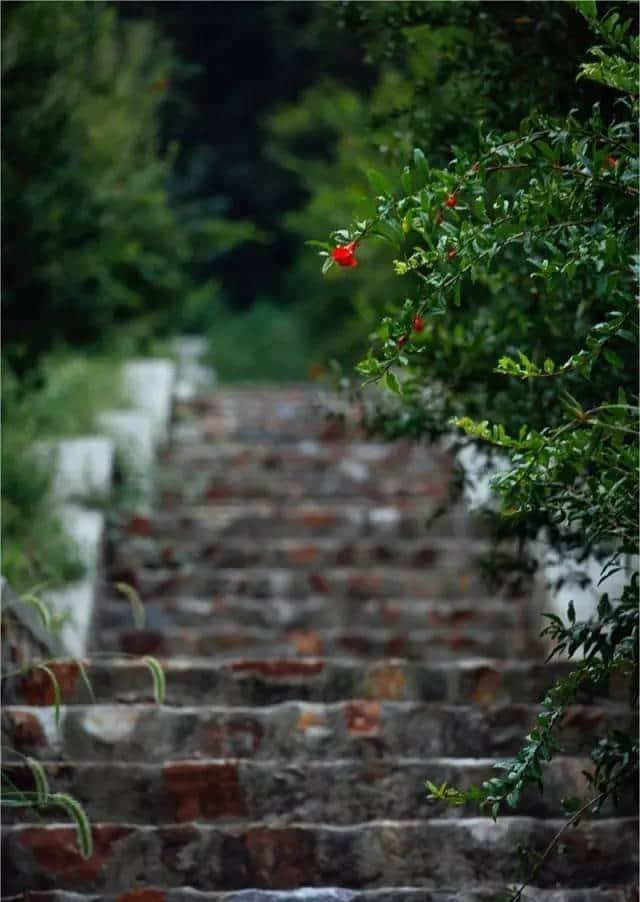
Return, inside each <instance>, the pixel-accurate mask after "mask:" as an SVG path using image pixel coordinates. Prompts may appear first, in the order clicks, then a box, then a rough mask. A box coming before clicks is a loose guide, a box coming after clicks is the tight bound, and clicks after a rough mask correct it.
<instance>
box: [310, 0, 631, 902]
mask: <svg viewBox="0 0 640 902" xmlns="http://www.w3.org/2000/svg"><path fill="white" fill-rule="evenodd" d="M576 6H577V7H578V9H579V10H580V12H582V14H583V15H584V17H585V19H586V20H587V22H588V23H589V25H590V27H591V28H592V29H593V31H594V32H595V36H596V41H597V45H596V46H595V47H593V48H592V50H591V53H590V55H589V60H588V62H586V63H584V64H583V65H582V66H581V70H580V75H579V77H580V78H581V79H591V80H593V81H594V82H595V83H597V84H598V85H599V86H601V89H602V91H603V103H602V105H598V104H596V105H595V106H593V108H592V109H587V110H586V111H585V110H582V111H580V110H573V111H571V112H570V113H568V114H565V115H564V116H563V117H554V116H543V115H540V114H537V113H531V114H530V115H528V116H527V117H526V118H525V119H524V120H523V121H522V123H521V125H520V127H519V128H518V129H517V131H507V132H500V131H498V130H495V131H494V130H487V129H482V133H481V134H480V135H479V137H477V138H473V137H472V136H467V139H466V140H465V141H464V142H461V144H460V145H459V146H458V147H456V148H455V150H454V153H453V159H452V160H451V161H450V162H449V164H448V165H446V166H442V165H439V164H438V163H436V164H435V165H434V163H433V161H432V160H431V159H430V157H431V149H430V146H429V145H428V144H427V143H425V144H424V145H423V146H422V147H420V146H417V147H415V149H414V150H413V153H412V155H411V157H410V159H409V161H408V165H407V166H405V167H404V168H403V169H402V171H400V172H397V173H396V174H395V177H394V178H392V179H391V180H389V179H388V178H386V177H384V176H383V175H382V174H381V175H380V176H379V177H377V178H376V177H375V176H374V179H372V180H375V193H376V195H377V196H376V199H375V202H374V205H375V212H374V213H373V215H371V216H370V217H368V218H367V219H366V220H360V219H359V220H356V222H355V223H354V224H353V225H352V226H351V227H349V228H346V229H341V230H339V231H337V232H334V233H333V235H332V236H331V242H330V243H328V244H326V245H325V247H324V248H323V249H322V250H321V251H320V252H321V254H322V255H323V256H324V260H325V262H324V269H325V270H328V269H331V268H335V265H336V264H335V262H334V261H335V260H336V259H337V262H340V259H341V258H343V259H342V265H345V263H349V262H350V258H349V257H348V256H347V257H345V252H344V251H342V252H340V253H336V252H335V250H334V248H335V246H341V247H344V246H345V245H347V244H349V245H350V246H351V249H353V247H355V255H356V258H358V257H359V256H360V249H361V247H363V248H364V247H366V246H367V244H369V242H370V241H372V240H374V239H375V240H377V241H382V242H384V243H385V244H386V245H388V246H390V247H391V248H393V251H394V254H395V260H394V262H393V269H394V271H395V273H396V276H397V277H398V281H399V282H401V283H402V286H403V292H402V298H403V299H402V300H401V302H399V303H391V304H387V305H386V313H387V315H385V316H383V317H382V319H381V321H380V322H379V324H378V326H377V328H376V330H375V332H374V334H373V336H372V341H371V347H370V350H369V353H368V355H367V356H366V358H365V359H364V360H362V361H361V362H360V364H359V365H358V367H357V369H358V371H359V373H360V374H361V375H362V376H364V377H365V382H377V383H381V384H382V385H383V386H384V388H385V389H386V390H387V391H388V392H390V393H391V394H392V395H394V396H396V397H397V406H396V410H395V411H394V412H392V414H391V416H390V417H387V416H386V415H385V413H384V411H382V412H381V413H380V416H379V421H378V425H379V426H381V427H382V428H383V429H385V431H386V432H387V434H392V435H400V434H406V433H407V432H410V433H411V434H414V435H415V434H421V433H428V434H434V433H435V434H438V433H442V432H446V431H450V430H451V429H452V426H457V427H459V429H461V430H462V433H461V434H460V438H459V440H460V443H461V444H464V443H472V444H475V445H477V446H479V447H480V448H484V447H489V448H493V449H498V450H500V451H501V452H503V453H504V454H506V455H507V456H508V458H509V460H510V465H509V467H508V469H507V470H506V472H504V473H502V474H500V475H499V476H497V477H495V478H494V480H493V484H494V486H495V488H496V489H497V491H498V493H499V496H500V499H501V504H502V509H501V513H502V528H503V530H504V532H507V533H511V534H516V535H520V536H523V535H524V536H526V535H529V536H532V537H534V536H538V535H542V536H544V538H545V540H547V541H548V542H549V543H550V544H551V546H552V547H553V548H554V549H555V550H556V551H557V552H559V553H560V555H561V556H564V557H565V559H569V560H571V559H573V560H575V561H576V562H578V563H579V562H580V561H581V560H584V559H585V558H586V557H588V556H589V555H591V554H593V555H596V556H597V557H598V558H599V559H600V560H601V562H602V571H601V580H600V583H601V584H603V585H602V588H601V589H600V590H599V592H600V593H601V594H600V598H599V602H598V606H597V611H596V612H595V613H594V615H593V617H592V618H590V619H589V620H587V621H583V622H580V621H578V620H577V619H576V614H575V610H574V606H573V603H571V604H570V606H569V610H568V614H567V619H566V620H562V619H561V618H560V617H558V616H555V615H553V616H549V615H548V616H549V623H548V626H547V628H546V629H545V631H544V635H546V636H548V637H550V639H551V641H552V643H553V654H556V653H561V652H565V653H567V654H568V655H569V657H574V656H576V655H577V654H578V653H580V654H581V655H583V657H582V658H581V659H580V660H579V661H578V662H577V663H576V664H575V667H574V669H573V671H572V672H571V674H570V675H569V676H568V677H567V678H565V679H562V680H560V681H559V682H558V683H557V684H556V685H555V686H553V687H552V689H551V690H550V691H549V693H548V695H547V697H546V698H545V699H544V701H543V703H542V712H541V713H540V715H539V716H538V718H537V720H536V723H535V725H534V728H533V729H532V730H531V732H530V733H529V735H528V736H527V737H526V740H525V742H524V745H523V748H522V750H521V751H520V753H519V754H518V755H517V756H515V757H514V758H513V759H510V760H509V761H507V762H503V763H501V764H500V767H501V768H504V774H503V775H501V776H497V777H494V778H493V779H491V780H489V781H487V782H485V783H484V784H482V786H481V787H473V788H472V789H471V790H467V791H460V790H457V789H455V788H454V787H449V786H447V785H446V784H445V785H443V786H441V787H436V786H434V785H433V784H429V792H430V795H431V797H432V798H437V799H443V800H445V801H447V802H449V803H450V804H453V805H457V804H462V803H465V802H473V803H477V804H479V805H480V806H481V807H483V808H487V809H488V810H489V811H490V812H491V813H492V814H493V816H494V817H496V816H497V815H498V813H500V812H502V811H503V810H504V809H505V808H506V809H509V808H511V809H513V808H516V807H517V806H518V803H519V800H520V795H521V792H522V790H523V789H524V788H525V787H526V786H527V784H530V783H533V784H537V785H539V786H540V788H542V785H543V782H544V773H543V771H544V766H545V764H546V763H547V762H548V761H549V759H550V758H551V757H552V755H553V754H554V753H555V752H556V751H557V743H556V739H555V734H554V730H555V727H556V726H557V724H558V723H559V722H560V720H561V718H562V715H563V713H564V711H565V709H566V706H567V705H570V704H571V703H573V702H574V701H575V700H576V698H578V697H579V696H580V695H581V694H582V693H584V692H585V691H587V690H590V691H593V690H594V689H595V690H596V691H597V690H599V689H600V690H601V689H602V687H603V686H604V687H606V685H607V683H608V681H609V680H610V679H611V678H612V677H614V675H619V674H623V675H625V676H626V677H627V678H628V680H629V686H630V695H631V701H632V704H633V705H634V706H635V704H636V702H637V687H638V604H637V602H638V574H637V572H632V571H633V569H634V568H631V569H629V566H628V560H629V558H628V556H630V555H631V556H633V555H637V554H638V517H637V501H638V390H637V372H638V352H637V347H638V319H637V304H636V294H637V277H638V262H639V258H638V197H639V191H638V142H637V122H638V94H637V85H638V74H639V73H638V50H639V46H638V39H637V37H636V36H634V34H633V25H632V21H631V20H630V19H624V18H621V16H620V14H619V13H617V12H615V11H609V12H608V13H607V14H605V16H604V17H603V18H601V19H598V18H597V13H596V5H595V3H591V2H588V0H587V2H580V3H576ZM435 157H436V160H437V154H435ZM364 261H365V256H364V254H362V266H361V268H360V273H361V275H362V273H363V272H364V271H365V262H364ZM351 272H352V270H351V269H349V270H348V273H346V274H345V275H348V274H350V273H351ZM381 306H383V305H382V304H381ZM425 388H428V389H429V391H430V392H431V398H432V401H431V402H425V399H424V390H425ZM433 398H435V403H434V402H433ZM636 561H637V558H636ZM616 572H617V573H618V574H619V575H621V576H623V577H625V579H624V580H623V588H622V589H621V590H616V592H615V596H614V597H611V591H612V590H611V589H609V591H607V589H608V587H609V586H610V583H607V582H606V580H607V579H608V578H609V577H610V576H611V575H612V574H614V573H616ZM591 756H592V759H593V764H594V767H593V770H592V772H591V774H590V776H589V780H590V784H591V794H590V797H588V798H587V799H582V800H580V799H568V800H567V801H566V810H567V814H568V817H569V823H575V822H577V820H579V819H580V817H583V816H585V815H586V814H588V813H590V812H592V811H596V810H599V809H600V808H601V807H602V805H603V804H604V802H605V801H606V800H608V799H611V798H614V799H615V798H617V797H618V796H619V795H621V794H624V793H625V792H627V791H630V790H631V788H632V787H633V786H636V785H637V784H636V775H637V769H638V744H637V740H636V738H635V737H634V736H633V735H626V734H623V733H621V732H619V731H614V732H613V733H610V734H606V735H602V736H597V737H595V738H594V739H593V744H592V752H591ZM514 898H519V894H516V896H514Z"/></svg>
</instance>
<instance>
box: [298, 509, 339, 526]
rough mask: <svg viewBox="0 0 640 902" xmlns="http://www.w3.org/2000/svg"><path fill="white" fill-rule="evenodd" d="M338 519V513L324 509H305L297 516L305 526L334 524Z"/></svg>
mask: <svg viewBox="0 0 640 902" xmlns="http://www.w3.org/2000/svg"><path fill="white" fill-rule="evenodd" d="M337 519H338V515H337V514H336V513H334V512H333V511H324V510H303V511H300V513H299V514H298V515H297V516H296V520H298V521H299V522H300V523H302V524H304V526H333V524H334V523H335V522H336V520H337Z"/></svg>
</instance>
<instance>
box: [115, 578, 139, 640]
mask: <svg viewBox="0 0 640 902" xmlns="http://www.w3.org/2000/svg"><path fill="white" fill-rule="evenodd" d="M115 587H116V589H117V590H118V592H120V593H121V594H122V595H124V596H125V598H126V599H127V601H128V602H129V604H130V605H131V612H132V614H133V622H134V623H135V625H136V629H139V630H140V629H142V627H143V626H144V621H145V609H144V605H143V603H142V599H141V598H140V596H139V595H138V593H137V592H136V590H135V589H134V588H133V586H131V585H129V583H115Z"/></svg>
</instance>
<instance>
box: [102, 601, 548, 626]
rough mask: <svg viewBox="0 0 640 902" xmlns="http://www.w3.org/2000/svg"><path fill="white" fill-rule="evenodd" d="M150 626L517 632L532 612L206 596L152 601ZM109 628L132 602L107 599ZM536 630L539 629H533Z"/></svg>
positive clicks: (493, 605) (470, 604)
mask: <svg viewBox="0 0 640 902" xmlns="http://www.w3.org/2000/svg"><path fill="white" fill-rule="evenodd" d="M144 612H145V626H146V627H147V628H148V629H150V630H154V631H159V630H170V629H175V628H178V627H183V626H194V627H198V628H200V629H206V628H207V627H210V626H212V625H215V626H216V627H218V628H219V629H233V628H237V627H238V626H243V627H245V626H247V625H248V624H251V625H252V626H254V627H267V628H268V627H279V628H280V629H282V630H287V629H330V628H332V627H333V628H337V627H340V626H354V625H357V626H360V627H362V628H375V627H387V628H393V629H398V630H403V629H412V630H413V629H416V630H419V629H429V630H436V629H437V630H453V629H458V628H460V629H465V630H476V629H477V630H480V631H486V630H496V631H501V630H507V631H511V630H514V631H515V630H517V629H519V628H525V627H526V626H529V627H530V628H531V626H532V625H530V624H527V618H528V617H531V612H530V611H528V609H527V607H526V606H524V605H521V604H519V603H517V602H513V601H502V600H497V601H496V600H494V599H493V598H476V599H471V600H464V601H445V602H439V601H423V600H422V599H417V598H416V599H407V600H404V601H388V600H385V601H377V600H369V601H353V602H352V603H350V604H348V605H341V606H337V605H332V604H327V600H326V599H325V598H309V599H305V600H302V601H291V600H290V599H284V598H275V599H271V598H259V599H245V598H233V597H225V598H216V599H214V600H209V599H203V598H178V599H175V600H174V599H165V600H164V601H162V602H155V601H149V602H147V603H146V604H145V606H144ZM98 613H99V616H100V622H101V625H102V626H103V627H104V629H106V630H111V629H118V630H128V629H132V628H133V624H134V620H133V614H132V610H131V605H130V604H129V602H126V601H122V600H121V599H120V600H117V601H116V600H111V599H109V600H106V599H105V600H104V601H103V603H102V605H101V608H100V611H99V612H98ZM532 632H533V633H535V630H534V629H532Z"/></svg>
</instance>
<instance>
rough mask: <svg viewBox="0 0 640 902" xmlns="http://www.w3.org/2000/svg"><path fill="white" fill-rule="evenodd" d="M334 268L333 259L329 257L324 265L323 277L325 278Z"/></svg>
mask: <svg viewBox="0 0 640 902" xmlns="http://www.w3.org/2000/svg"><path fill="white" fill-rule="evenodd" d="M332 266H333V258H332V257H327V259H326V260H325V261H324V263H323V264H322V275H323V276H325V275H326V274H327V273H328V272H329V270H330V269H331V267H332Z"/></svg>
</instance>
